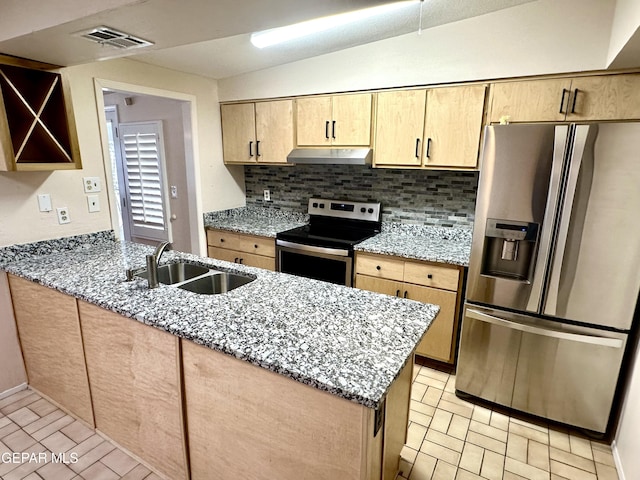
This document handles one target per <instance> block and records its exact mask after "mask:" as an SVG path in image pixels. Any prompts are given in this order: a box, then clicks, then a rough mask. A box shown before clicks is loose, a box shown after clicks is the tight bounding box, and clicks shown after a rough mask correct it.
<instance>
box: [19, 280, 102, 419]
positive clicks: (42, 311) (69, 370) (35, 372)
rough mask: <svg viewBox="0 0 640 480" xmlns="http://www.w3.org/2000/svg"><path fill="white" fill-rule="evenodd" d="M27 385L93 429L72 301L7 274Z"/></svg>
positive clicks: (81, 349)
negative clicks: (27, 380)
mask: <svg viewBox="0 0 640 480" xmlns="http://www.w3.org/2000/svg"><path fill="white" fill-rule="evenodd" d="M9 286H10V289H11V298H12V302H13V309H14V312H15V319H16V325H17V327H18V334H19V337H20V345H21V346H22V355H23V357H24V362H25V367H26V369H27V376H28V379H29V384H30V385H31V386H32V387H33V388H35V389H36V390H38V391H39V392H41V393H43V394H44V395H46V396H47V397H49V398H51V399H52V400H53V401H55V402H56V403H57V404H59V405H60V406H62V407H63V408H65V409H67V410H68V411H70V412H71V413H72V414H74V415H76V416H77V417H79V418H81V419H82V420H84V421H85V422H86V423H87V424H89V425H91V426H92V427H93V425H94V423H93V409H92V406H91V394H90V390H89V380H88V377H87V369H86V367H85V361H84V356H85V352H84V347H83V343H82V333H81V330H80V320H79V318H78V309H77V306H76V300H75V298H73V297H71V296H69V295H65V294H63V293H60V292H58V291H56V290H53V289H51V288H47V287H44V286H42V285H38V284H37V283H34V282H31V281H28V280H24V279H22V278H19V277H15V276H13V275H9Z"/></svg>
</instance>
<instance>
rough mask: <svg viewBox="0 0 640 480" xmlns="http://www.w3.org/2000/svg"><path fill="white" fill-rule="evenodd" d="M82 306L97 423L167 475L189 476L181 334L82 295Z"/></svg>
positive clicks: (105, 431)
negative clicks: (90, 301)
mask: <svg viewBox="0 0 640 480" xmlns="http://www.w3.org/2000/svg"><path fill="white" fill-rule="evenodd" d="M68 298H69V299H71V300H72V301H74V302H75V300H74V299H72V298H71V297H68ZM78 309H79V312H80V321H81V324H82V333H83V337H84V343H85V352H86V362H87V369H88V371H89V379H90V384H91V394H92V397H93V408H94V413H95V421H96V428H97V429H98V430H100V431H101V432H103V433H105V434H106V435H108V436H109V437H110V438H111V439H113V440H115V441H116V442H118V443H119V444H120V445H122V446H124V447H125V448H126V449H127V450H129V451H131V452H133V453H134V454H135V455H137V456H139V457H140V458H142V459H143V460H145V461H146V462H148V463H149V464H151V465H153V466H154V467H155V468H157V469H158V470H160V472H161V473H164V474H165V475H166V476H167V477H168V478H172V479H186V478H188V467H187V452H186V442H185V432H184V425H183V412H182V388H181V377H180V346H179V339H178V337H175V336H173V335H171V334H169V333H165V332H163V331H160V330H158V329H155V328H153V327H149V326H147V325H143V324H142V323H140V322H137V321H135V320H131V319H128V318H125V317H123V316H122V315H118V314H117V313H113V312H109V311H107V310H104V309H102V308H100V307H97V306H95V305H92V304H89V303H86V302H83V301H79V302H78Z"/></svg>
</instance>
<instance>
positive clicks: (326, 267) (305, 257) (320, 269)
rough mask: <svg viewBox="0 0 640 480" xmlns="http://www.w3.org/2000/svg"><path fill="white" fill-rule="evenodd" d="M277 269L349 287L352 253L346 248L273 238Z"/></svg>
mask: <svg viewBox="0 0 640 480" xmlns="http://www.w3.org/2000/svg"><path fill="white" fill-rule="evenodd" d="M276 269H277V270H278V271H279V272H283V273H290V274H292V275H298V276H301V277H307V278H314V279H316V280H323V281H325V282H331V283H337V284H338V285H346V286H348V287H351V286H352V282H353V253H352V252H351V251H350V250H348V249H341V248H327V247H317V246H314V245H304V244H300V243H295V242H288V241H286V240H276Z"/></svg>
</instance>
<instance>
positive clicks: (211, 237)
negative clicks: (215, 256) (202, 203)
mask: <svg viewBox="0 0 640 480" xmlns="http://www.w3.org/2000/svg"><path fill="white" fill-rule="evenodd" d="M207 244H208V245H209V246H212V247H219V248H226V249H233V250H237V251H239V252H246V253H253V254H256V255H264V256H266V257H274V258H275V256H276V242H275V240H274V239H273V238H267V237H256V236H253V235H243V234H241V233H232V232H226V231H223V230H207Z"/></svg>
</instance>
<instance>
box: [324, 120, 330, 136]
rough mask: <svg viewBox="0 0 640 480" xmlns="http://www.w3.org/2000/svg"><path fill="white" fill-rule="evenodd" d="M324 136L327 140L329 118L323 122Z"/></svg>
mask: <svg viewBox="0 0 640 480" xmlns="http://www.w3.org/2000/svg"><path fill="white" fill-rule="evenodd" d="M324 136H325V137H326V138H327V140H329V120H327V121H326V122H325V123H324Z"/></svg>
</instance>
